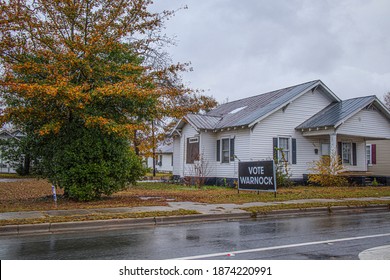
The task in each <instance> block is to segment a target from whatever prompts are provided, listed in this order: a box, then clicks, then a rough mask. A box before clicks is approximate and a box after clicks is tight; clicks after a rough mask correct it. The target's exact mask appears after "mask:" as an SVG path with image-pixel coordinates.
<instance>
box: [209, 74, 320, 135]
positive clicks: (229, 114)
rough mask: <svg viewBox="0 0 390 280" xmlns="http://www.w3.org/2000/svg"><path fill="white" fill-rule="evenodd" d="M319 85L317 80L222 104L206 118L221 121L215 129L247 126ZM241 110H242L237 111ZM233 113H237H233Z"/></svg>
mask: <svg viewBox="0 0 390 280" xmlns="http://www.w3.org/2000/svg"><path fill="white" fill-rule="evenodd" d="M319 83H321V81H319V80H315V81H311V82H307V83H304V84H300V85H295V86H292V87H288V88H283V89H279V90H275V91H271V92H268V93H264V94H260V95H256V96H252V97H248V98H245V99H240V100H236V101H232V102H229V103H225V104H222V105H220V106H218V107H217V108H215V109H214V110H211V111H210V112H208V113H207V114H206V115H207V116H219V117H220V118H221V120H220V121H219V122H218V123H217V124H216V126H215V129H222V128H227V127H237V126H247V125H250V124H252V123H253V122H255V121H256V120H259V119H261V118H262V117H265V116H267V115H268V114H270V113H271V112H273V111H275V110H276V109H278V108H280V107H283V106H284V105H285V104H286V103H287V104H288V102H290V101H291V100H293V99H294V98H295V97H297V96H299V95H300V94H302V93H304V92H306V91H307V90H309V89H310V88H312V87H314V86H315V85H316V84H319ZM240 108H242V110H238V111H237V109H240ZM234 111H237V112H235V113H234Z"/></svg>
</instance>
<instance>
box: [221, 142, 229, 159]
mask: <svg viewBox="0 0 390 280" xmlns="http://www.w3.org/2000/svg"><path fill="white" fill-rule="evenodd" d="M229 141H230V139H227V138H225V139H222V162H223V163H226V162H229V156H230V152H229Z"/></svg>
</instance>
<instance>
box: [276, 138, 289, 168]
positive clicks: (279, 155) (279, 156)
mask: <svg viewBox="0 0 390 280" xmlns="http://www.w3.org/2000/svg"><path fill="white" fill-rule="evenodd" d="M277 138H278V149H279V148H280V138H285V139H288V148H289V149H288V150H287V152H288V158H287V163H288V164H291V158H292V150H291V149H292V136H289V135H278V137H277ZM280 152H281V151H279V150H278V160H279V159H280V158H281V157H282V156H281V154H280Z"/></svg>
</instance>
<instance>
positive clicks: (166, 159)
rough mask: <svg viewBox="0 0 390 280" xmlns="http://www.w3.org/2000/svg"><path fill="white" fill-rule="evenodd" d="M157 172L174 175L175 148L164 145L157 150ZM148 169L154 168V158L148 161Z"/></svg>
mask: <svg viewBox="0 0 390 280" xmlns="http://www.w3.org/2000/svg"><path fill="white" fill-rule="evenodd" d="M155 161H156V171H157V172H162V173H172V171H173V146H172V145H163V146H160V147H158V148H157V149H156V158H155ZM146 164H147V167H149V168H153V157H148V158H147V160H146Z"/></svg>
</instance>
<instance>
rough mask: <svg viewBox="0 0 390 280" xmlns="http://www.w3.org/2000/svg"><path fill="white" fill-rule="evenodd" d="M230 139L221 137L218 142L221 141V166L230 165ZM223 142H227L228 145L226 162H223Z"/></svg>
mask: <svg viewBox="0 0 390 280" xmlns="http://www.w3.org/2000/svg"><path fill="white" fill-rule="evenodd" d="M230 139H231V138H230V137H222V138H221V139H220V140H221V143H220V145H221V149H220V153H221V164H229V163H230ZM223 140H228V144H229V149H228V152H229V156H228V161H223Z"/></svg>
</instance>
